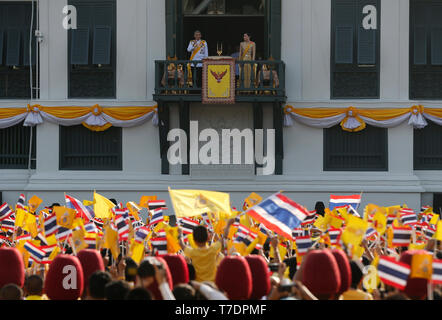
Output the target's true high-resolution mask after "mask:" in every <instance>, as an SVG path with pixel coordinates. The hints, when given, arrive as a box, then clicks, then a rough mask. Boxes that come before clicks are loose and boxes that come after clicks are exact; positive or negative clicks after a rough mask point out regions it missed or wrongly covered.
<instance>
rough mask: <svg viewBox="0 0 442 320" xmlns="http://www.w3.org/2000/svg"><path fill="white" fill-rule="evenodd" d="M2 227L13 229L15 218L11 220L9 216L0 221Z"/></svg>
mask: <svg viewBox="0 0 442 320" xmlns="http://www.w3.org/2000/svg"><path fill="white" fill-rule="evenodd" d="M1 224H2V229H5V230H10V231H14V230H15V220H12V219H10V218H8V219H5V220H3V221H2V222H1Z"/></svg>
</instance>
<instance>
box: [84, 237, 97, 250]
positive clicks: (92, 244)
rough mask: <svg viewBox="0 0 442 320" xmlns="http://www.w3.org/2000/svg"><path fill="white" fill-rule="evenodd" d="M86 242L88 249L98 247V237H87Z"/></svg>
mask: <svg viewBox="0 0 442 320" xmlns="http://www.w3.org/2000/svg"><path fill="white" fill-rule="evenodd" d="M84 242H85V243H86V244H87V248H88V249H96V248H97V239H96V238H92V237H85V238H84Z"/></svg>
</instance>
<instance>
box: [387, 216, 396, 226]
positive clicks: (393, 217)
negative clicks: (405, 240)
mask: <svg viewBox="0 0 442 320" xmlns="http://www.w3.org/2000/svg"><path fill="white" fill-rule="evenodd" d="M395 219H396V216H394V215H388V216H387V227H389V226H391V225H392V224H393V221H394V220H395Z"/></svg>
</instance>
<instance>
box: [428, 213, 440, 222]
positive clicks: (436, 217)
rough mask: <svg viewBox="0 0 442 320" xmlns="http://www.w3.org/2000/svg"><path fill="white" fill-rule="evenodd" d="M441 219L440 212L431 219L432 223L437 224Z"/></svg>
mask: <svg viewBox="0 0 442 320" xmlns="http://www.w3.org/2000/svg"><path fill="white" fill-rule="evenodd" d="M438 220H439V215H438V214H434V215H433V216H432V217H431V220H430V222H429V223H430V224H436V223H437V221H438Z"/></svg>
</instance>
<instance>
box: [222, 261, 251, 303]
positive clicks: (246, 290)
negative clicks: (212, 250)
mask: <svg viewBox="0 0 442 320" xmlns="http://www.w3.org/2000/svg"><path fill="white" fill-rule="evenodd" d="M215 283H216V285H217V286H218V288H219V289H221V290H223V291H225V292H226V293H227V296H228V298H229V299H230V300H246V299H249V298H250V296H251V294H252V273H251V271H250V267H249V264H248V263H247V260H246V259H245V258H244V257H241V256H230V257H225V258H224V259H223V260H222V261H221V263H220V264H219V266H218V270H217V271H216V278H215Z"/></svg>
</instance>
